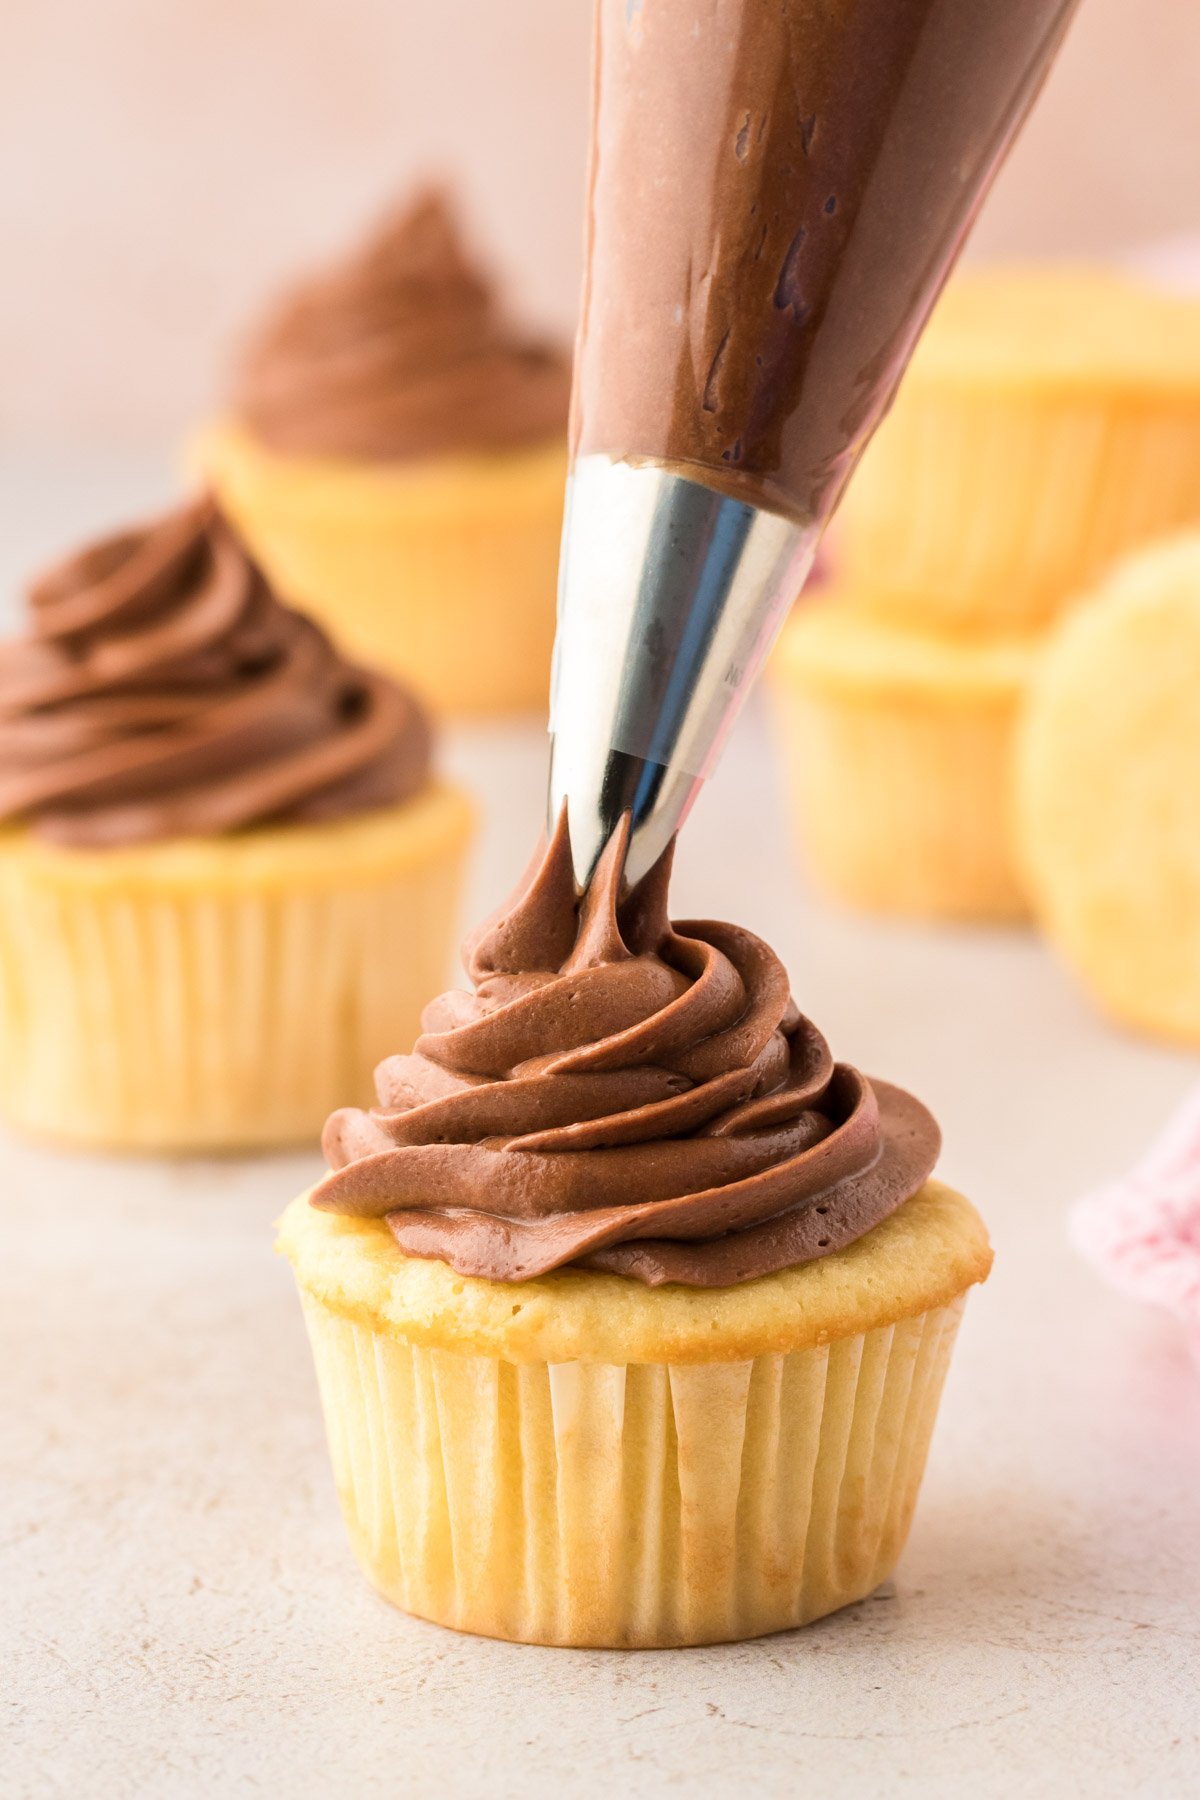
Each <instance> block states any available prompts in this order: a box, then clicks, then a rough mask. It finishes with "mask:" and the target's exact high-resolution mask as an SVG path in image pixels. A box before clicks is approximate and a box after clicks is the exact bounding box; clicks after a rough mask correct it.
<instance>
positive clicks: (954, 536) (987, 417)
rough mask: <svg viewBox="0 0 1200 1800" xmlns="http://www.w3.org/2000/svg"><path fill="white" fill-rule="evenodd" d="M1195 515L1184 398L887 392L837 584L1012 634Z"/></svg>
mask: <svg viewBox="0 0 1200 1800" xmlns="http://www.w3.org/2000/svg"><path fill="white" fill-rule="evenodd" d="M1196 519H1200V396H1198V397H1194V398H1191V399H1190V400H1189V398H1188V397H1187V396H1171V395H1164V396H1161V397H1155V396H1126V395H1107V394H1105V392H1104V391H1103V389H1102V388H1100V389H1098V390H1097V391H1096V392H1094V393H1092V394H1088V393H1086V392H1084V393H1075V392H1063V393H1054V392H1050V393H1045V392H1040V391H1038V390H1037V389H1036V388H1034V389H1028V390H1022V389H1020V388H1013V389H1004V388H1001V389H998V390H995V391H989V390H987V389H985V388H972V387H968V386H964V387H962V388H955V387H952V386H949V385H947V386H946V387H942V386H941V385H940V384H939V385H937V386H932V387H930V388H924V387H922V386H921V385H920V382H919V380H914V385H913V386H911V387H906V388H905V389H904V390H902V393H901V396H900V399H899V400H898V401H897V404H896V407H895V409H894V411H893V413H892V415H891V417H890V418H889V419H888V420H887V421H886V422H885V424H884V425H883V427H882V428H881V430H880V432H879V434H878V436H877V437H876V439H875V441H874V443H873V444H872V446H871V448H870V450H869V451H868V453H867V455H866V456H865V457H864V459H863V464H862V467H861V469H860V470H859V472H858V474H857V475H856V477H855V479H854V481H853V482H852V483H851V485H850V487H849V488H848V490H847V494H846V500H845V503H844V505H843V507H842V511H841V514H840V517H839V521H838V527H837V540H836V541H837V546H838V567H839V571H840V573H841V575H842V576H843V577H844V579H845V582H846V584H847V585H848V586H849V587H852V588H854V589H855V590H856V591H859V590H861V591H863V592H866V593H869V594H870V596H871V601H872V603H873V604H874V605H876V606H877V607H878V608H879V609H880V610H881V611H886V612H887V613H889V614H890V615H891V616H894V617H895V618H897V619H900V620H903V621H907V622H909V623H911V624H914V625H929V626H942V627H947V626H948V627H951V628H956V629H960V630H983V629H992V630H1001V631H1025V630H1030V629H1032V628H1035V627H1037V626H1040V625H1044V624H1046V623H1047V622H1048V621H1050V620H1051V619H1053V618H1054V617H1055V616H1056V615H1057V614H1058V613H1060V612H1061V611H1062V610H1063V608H1064V607H1065V606H1066V605H1067V604H1068V603H1069V602H1070V601H1071V600H1072V599H1073V598H1075V597H1076V596H1077V593H1078V590H1079V588H1080V586H1081V585H1082V584H1085V583H1087V582H1088V581H1089V580H1091V579H1092V578H1094V577H1095V576H1096V575H1098V574H1099V573H1101V572H1102V571H1103V570H1104V569H1105V568H1106V567H1107V565H1108V564H1109V563H1110V562H1111V561H1112V560H1113V559H1114V558H1115V557H1117V556H1119V555H1121V554H1122V553H1124V552H1125V551H1127V550H1129V549H1130V548H1132V547H1133V546H1136V545H1138V544H1141V543H1143V542H1145V541H1146V540H1148V539H1150V538H1152V537H1155V536H1157V535H1158V534H1160V533H1161V532H1164V531H1167V530H1170V529H1172V528H1174V527H1176V526H1178V525H1180V524H1183V523H1187V522H1189V521H1193V520H1196Z"/></svg>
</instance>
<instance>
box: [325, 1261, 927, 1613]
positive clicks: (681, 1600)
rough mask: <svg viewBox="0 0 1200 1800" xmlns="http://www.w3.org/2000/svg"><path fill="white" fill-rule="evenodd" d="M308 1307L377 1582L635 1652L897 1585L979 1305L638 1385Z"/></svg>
mask: <svg viewBox="0 0 1200 1800" xmlns="http://www.w3.org/2000/svg"><path fill="white" fill-rule="evenodd" d="M514 1291H516V1290H514ZM302 1297H303V1302H304V1311H305V1317H306V1320H307V1324H308V1330H309V1335H310V1338H311V1341H312V1346H313V1351H314V1355H315V1359H316V1365H317V1373H318V1378H319V1383H320V1390H321V1397H322V1403H323V1407H324V1412H325V1419H326V1424H327V1429H328V1433H329V1442H330V1449H331V1452H332V1457H333V1466H334V1473H335V1478H336V1481H337V1487H338V1493H339V1495H340V1498H341V1503H342V1509H343V1512H344V1515H345V1519H346V1523H347V1526H348V1528H349V1532H350V1537H351V1540H352V1543H353V1546H354V1549H355V1553H356V1555H357V1556H358V1559H359V1561H360V1562H361V1564H362V1566H363V1568H364V1570H365V1571H366V1573H367V1575H368V1577H369V1578H370V1580H371V1581H372V1582H373V1583H374V1584H375V1586H376V1587H378V1588H379V1589H380V1591H381V1592H382V1593H383V1594H384V1595H386V1597H387V1598H388V1599H389V1600H392V1601H394V1602H395V1603H396V1604H397V1605H399V1606H402V1607H404V1608H406V1609H407V1610H408V1611H410V1612H413V1613H416V1614H419V1615H420V1616H422V1617H424V1618H428V1619H432V1620H436V1621H437V1622H438V1623H440V1624H443V1625H449V1626H453V1627H456V1628H457V1629H460V1630H466V1631H472V1632H476V1633H480V1634H483V1635H486V1636H495V1637H503V1638H509V1639H515V1640H519V1641H523V1642H535V1643H543V1644H573V1645H596V1646H605V1645H610V1646H621V1645H623V1646H629V1647H650V1646H667V1645H676V1644H698V1643H710V1642H718V1641H724V1640H727V1639H735V1638H745V1637H753V1636H757V1635H759V1634H760V1633H763V1632H770V1631H779V1630H783V1629H786V1628H788V1627H790V1626H795V1625H800V1624H803V1623H805V1622H806V1621H808V1620H810V1619H815V1618H818V1617H820V1616H821V1615H822V1614H824V1613H828V1612H831V1611H833V1610H834V1609H835V1608H837V1607H840V1606H845V1605H847V1604H849V1603H850V1602H851V1601H855V1600H859V1599H862V1598H863V1597H864V1596H865V1595H867V1594H869V1593H870V1592H871V1591H872V1590H873V1589H874V1588H875V1587H876V1586H878V1584H879V1583H880V1582H881V1581H883V1580H884V1579H885V1578H886V1577H887V1575H888V1574H889V1573H890V1572H891V1570H892V1568H893V1567H894V1565H895V1562H896V1560H897V1558H898V1556H899V1554H900V1551H901V1549H902V1548H903V1545H904V1541H905V1538H906V1535H907V1532H908V1528H909V1523H910V1520H911V1517H912V1512H913V1507H914V1504H915V1501H916V1497H917V1490H918V1488H919V1486H920V1482H921V1477H922V1473H923V1471H924V1467H925V1459H926V1454H927V1451H928V1447H929V1440H930V1435H931V1432H932V1430H933V1424H934V1418H935V1415H936V1412H937V1407H938V1401H939V1398H940V1395H941V1390H942V1385H943V1382H944V1379H945V1374H946V1369H947V1366H948V1363H949V1359H950V1353H951V1350H952V1347H953V1343H954V1337H955V1333H956V1331H957V1327H958V1321H959V1317H960V1314H961V1311H962V1306H963V1298H962V1297H960V1298H959V1299H957V1300H955V1301H953V1302H952V1303H951V1304H949V1305H947V1306H944V1307H940V1308H938V1309H936V1310H934V1311H931V1312H928V1313H926V1314H924V1315H922V1316H921V1317H918V1318H912V1319H905V1320H901V1321H900V1322H898V1323H897V1324H895V1325H890V1326H886V1327H882V1328H879V1329H876V1330H872V1331H869V1332H867V1333H865V1334H863V1335H861V1336H857V1337H848V1338H842V1339H839V1340H837V1341H835V1342H833V1343H831V1344H829V1345H826V1346H821V1347H818V1348H810V1349H803V1350H797V1351H793V1352H790V1353H781V1354H777V1355H762V1356H758V1357H755V1358H754V1359H752V1360H750V1361H743V1362H728V1363H709V1364H704V1363H701V1364H684V1365H667V1364H629V1365H624V1366H621V1365H611V1364H597V1363H584V1362H571V1363H558V1364H551V1363H545V1362H528V1363H510V1362H505V1361H501V1360H499V1359H496V1358H494V1357H489V1356H484V1355H475V1354H470V1353H464V1352H461V1351H452V1350H441V1349H434V1348H427V1347H423V1346H418V1345H410V1344H409V1343H407V1342H404V1341H402V1340H401V1339H399V1338H397V1337H396V1336H394V1335H390V1334H386V1333H384V1332H381V1331H379V1330H376V1329H374V1328H373V1327H372V1326H371V1325H370V1324H369V1323H364V1322H358V1321H355V1320H352V1319H350V1318H347V1317H344V1316H342V1315H341V1314H340V1313H338V1312H336V1311H334V1310H333V1309H331V1308H330V1307H328V1306H327V1305H326V1304H325V1303H324V1302H323V1301H321V1300H319V1299H317V1298H316V1297H315V1296H314V1295H312V1294H311V1293H308V1292H306V1291H302ZM514 1304H517V1305H519V1301H516V1302H514Z"/></svg>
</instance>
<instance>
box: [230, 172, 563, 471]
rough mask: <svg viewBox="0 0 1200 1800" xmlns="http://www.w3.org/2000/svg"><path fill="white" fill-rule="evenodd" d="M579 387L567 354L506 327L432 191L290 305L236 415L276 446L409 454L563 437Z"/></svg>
mask: <svg viewBox="0 0 1200 1800" xmlns="http://www.w3.org/2000/svg"><path fill="white" fill-rule="evenodd" d="M570 389H571V369H570V362H569V360H568V358H567V357H566V356H565V355H563V353H562V352H561V351H560V350H559V349H558V348H557V347H555V346H554V345H552V344H549V343H546V342H544V341H542V340H541V339H539V338H536V337H532V336H529V335H527V334H525V333H523V332H522V331H520V330H519V329H517V328H516V327H515V326H514V325H512V324H511V323H510V322H509V321H508V320H507V319H506V318H505V316H504V314H503V312H502V311H501V309H500V307H499V305H498V304H497V300H496V296H495V294H494V292H493V289H492V286H491V284H490V282H489V281H488V280H487V279H486V277H485V276H484V275H483V274H482V273H481V271H480V270H479V268H478V267H477V266H476V265H475V263H474V262H473V261H472V259H471V258H470V256H469V255H468V253H467V251H466V249H465V248H464V246H463V243H462V240H461V237H460V235H459V231H458V226H457V223H456V221H455V218H454V216H453V213H452V211H451V209H450V205H449V202H448V200H447V198H446V196H445V195H444V194H442V193H440V192H438V191H436V190H430V191H429V192H427V193H423V194H421V195H419V196H418V198H417V199H416V200H415V202H414V203H413V204H412V205H411V206H409V207H408V208H407V209H406V210H404V211H402V212H400V213H398V214H396V215H395V216H393V217H392V218H390V219H389V220H387V221H386V223H385V224H384V225H383V228H382V229H381V230H380V231H379V233H378V234H377V235H376V236H375V237H374V238H372V240H371V241H370V242H369V243H368V244H367V245H366V247H365V248H364V249H363V250H362V251H360V252H359V254H358V255H356V256H354V257H352V258H351V259H349V260H348V261H346V262H345V263H344V264H343V265H342V266H341V267H339V268H336V269H333V270H331V271H330V272H329V273H328V274H324V275H320V276H318V277H316V278H315V279H313V280H311V281H308V282H306V283H305V284H304V285H302V286H301V287H299V288H297V289H296V290H295V291H294V292H293V293H292V294H291V295H290V296H289V297H288V298H287V299H286V300H285V301H284V303H283V304H282V306H281V307H280V308H279V310H278V312H277V313H276V314H275V316H274V317H273V318H271V319H270V320H269V321H268V322H267V324H266V325H265V327H264V328H263V330H262V331H261V332H260V333H259V335H258V336H257V338H255V339H254V340H252V342H251V343H250V344H249V346H248V348H247V351H246V353H245V355H244V357H243V359H242V363H241V368H240V370H239V374H238V380H237V384H236V389H235V394H234V407H235V411H236V412H237V414H238V416H239V417H240V418H241V419H242V420H243V421H244V423H245V424H246V425H248V426H249V427H250V429H251V430H252V431H253V432H254V434H255V435H256V436H257V437H258V438H259V439H261V441H262V442H263V443H264V444H266V445H268V446H269V447H270V448H271V449H274V450H282V451H285V452H292V453H301V454H305V453H308V454H314V455H319V456H356V457H367V458H378V459H391V458H395V459H399V458H404V457H412V456H430V455H436V454H439V453H445V452H454V451H472V450H502V449H507V448H510V447H514V446H517V445H522V444H529V443H534V442H538V441H540V440H544V439H553V438H554V437H556V436H561V437H563V438H564V439H565V434H566V421H567V410H568V406H569V402H570Z"/></svg>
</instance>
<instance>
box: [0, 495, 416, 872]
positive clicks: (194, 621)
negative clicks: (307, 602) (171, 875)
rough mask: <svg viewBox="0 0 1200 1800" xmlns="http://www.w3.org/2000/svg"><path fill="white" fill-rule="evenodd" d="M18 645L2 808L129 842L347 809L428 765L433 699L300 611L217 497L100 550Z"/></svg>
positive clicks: (4, 733)
mask: <svg viewBox="0 0 1200 1800" xmlns="http://www.w3.org/2000/svg"><path fill="white" fill-rule="evenodd" d="M29 598H30V606H31V612H32V628H31V632H30V635H29V636H28V637H25V638H21V639H18V640H16V641H14V642H12V643H9V644H6V645H4V646H0V819H15V818H25V819H30V820H32V821H33V822H34V824H35V826H36V829H37V830H38V832H39V833H40V834H41V835H42V836H44V837H47V838H52V839H54V840H56V841H58V842H60V843H66V844H76V845H113V844H133V843H140V842H143V841H145V840H147V839H154V838H165V837H176V836H182V835H187V836H196V835H209V834H211V833H214V832H227V831H233V830H236V829H238V828H240V827H242V826H247V825H258V824H265V823H269V822H282V821H285V820H286V821H292V822H300V821H309V822H315V821H319V820H328V819H335V818H340V817H342V816H344V815H346V814H352V813H360V812H365V811H368V810H370V809H372V808H374V807H380V806H389V805H392V804H395V803H397V802H399V801H401V800H405V799H407V798H408V797H409V796H410V795H412V794H414V793H415V792H416V791H417V790H418V789H419V788H421V787H422V786H424V784H425V782H426V781H427V780H428V776H429V756H430V731H429V725H428V722H427V720H426V718H425V716H424V714H423V713H422V712H421V710H420V708H419V707H418V705H417V703H416V702H415V701H414V700H413V699H412V698H411V697H410V696H409V695H408V694H406V693H404V692H403V691H402V690H401V689H399V688H398V687H396V686H395V685H394V683H392V682H391V681H389V680H387V679H386V678H385V677H384V676H382V675H376V674H373V673H371V672H369V671H367V670H365V669H359V668H355V667H353V666H352V665H351V664H349V663H347V662H344V661H343V659H342V658H341V657H340V656H339V655H338V653H337V651H336V650H335V649H334V647H333V645H332V644H331V643H330V641H329V639H328V638H327V637H326V636H325V634H324V632H322V631H321V630H320V629H319V628H318V627H317V626H316V625H314V624H313V623H312V621H311V620H310V619H307V618H305V617H304V616H303V614H301V613H297V612H293V611H292V610H291V609H290V608H289V607H286V606H284V605H283V604H282V603H281V602H280V601H279V600H278V599H277V598H276V597H275V595H274V594H273V593H272V592H271V590H270V588H269V587H268V585H267V582H266V580H265V578H264V576H263V575H262V573H261V572H260V571H259V569H258V568H257V567H256V566H255V564H254V563H252V562H251V561H250V559H249V557H248V556H247V555H246V552H245V551H244V550H243V548H242V547H241V545H240V544H239V543H238V541H237V539H236V538H235V537H234V535H233V533H232V531H231V530H230V528H229V526H228V525H227V524H226V523H225V521H224V519H223V518H222V517H221V516H220V515H219V514H218V513H217V511H216V509H215V508H214V506H213V504H212V502H211V501H209V500H207V499H203V500H199V501H194V502H192V503H190V504H189V505H187V506H184V507H181V508H179V509H178V510H177V511H175V512H171V513H168V514H167V515H166V516H165V517H163V518H161V519H158V520H155V521H154V523H153V524H150V525H147V526H143V527H140V528H135V529H133V530H129V531H124V532H121V533H119V534H118V535H116V536H114V537H110V538H106V539H104V540H103V541H101V542H99V543H96V544H92V545H89V546H88V547H87V548H86V549H84V550H82V551H80V552H79V553H78V554H76V555H74V556H72V557H70V558H69V559H68V560H67V561H65V562H63V563H61V564H59V565H58V566H57V567H56V568H53V569H50V570H49V571H48V572H47V573H46V574H44V575H42V576H41V578H40V579H39V580H37V581H36V582H35V583H34V585H33V587H32V589H31V591H30V596H29Z"/></svg>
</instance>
